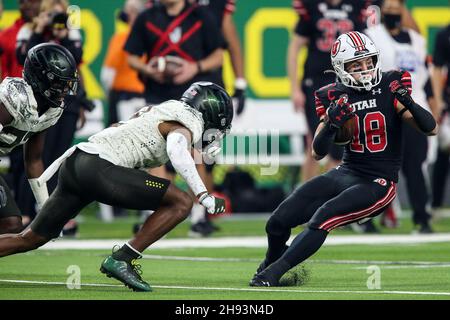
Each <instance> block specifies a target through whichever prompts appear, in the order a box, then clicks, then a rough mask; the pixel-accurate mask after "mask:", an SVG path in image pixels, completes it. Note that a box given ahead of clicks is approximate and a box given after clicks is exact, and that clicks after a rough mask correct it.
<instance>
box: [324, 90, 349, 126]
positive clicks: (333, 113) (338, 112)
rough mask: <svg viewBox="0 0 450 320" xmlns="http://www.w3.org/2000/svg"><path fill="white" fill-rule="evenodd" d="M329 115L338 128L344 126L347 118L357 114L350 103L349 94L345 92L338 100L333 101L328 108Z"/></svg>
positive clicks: (333, 124) (331, 121) (332, 123)
mask: <svg viewBox="0 0 450 320" xmlns="http://www.w3.org/2000/svg"><path fill="white" fill-rule="evenodd" d="M327 115H328V119H329V121H330V123H331V125H332V126H334V127H336V128H340V127H342V126H343V125H344V123H345V122H347V120H349V119H351V118H352V117H353V116H354V115H355V114H354V113H353V109H352V107H351V105H350V103H348V96H347V95H346V94H343V95H341V96H340V97H339V99H337V101H336V102H332V103H331V104H330V107H329V108H328V109H327Z"/></svg>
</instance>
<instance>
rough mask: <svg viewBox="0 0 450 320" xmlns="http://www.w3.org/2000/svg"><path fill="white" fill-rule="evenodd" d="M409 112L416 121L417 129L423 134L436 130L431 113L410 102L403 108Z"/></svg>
mask: <svg viewBox="0 0 450 320" xmlns="http://www.w3.org/2000/svg"><path fill="white" fill-rule="evenodd" d="M405 107H406V108H407V109H408V110H409V112H411V114H412V116H413V117H414V120H415V121H416V124H417V126H418V127H419V129H420V130H421V131H422V132H424V133H429V132H431V131H433V129H434V128H436V121H435V120H434V118H433V116H432V114H431V113H429V112H428V111H427V110H425V109H424V108H422V107H421V106H420V105H418V104H417V103H415V102H411V103H410V104H409V105H408V106H405Z"/></svg>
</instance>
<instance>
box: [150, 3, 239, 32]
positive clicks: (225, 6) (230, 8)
mask: <svg viewBox="0 0 450 320" xmlns="http://www.w3.org/2000/svg"><path fill="white" fill-rule="evenodd" d="M194 1H195V2H196V3H197V4H198V5H200V6H207V7H208V11H209V12H210V13H211V14H212V15H213V16H214V21H216V22H217V25H218V26H219V28H222V21H223V17H224V15H226V14H233V13H234V11H236V1H235V0H194ZM194 1H192V2H194ZM158 2H159V1H158V0H148V1H147V7H149V8H150V7H153V5H154V4H155V3H158Z"/></svg>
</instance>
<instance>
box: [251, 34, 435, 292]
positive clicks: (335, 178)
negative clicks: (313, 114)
mask: <svg viewBox="0 0 450 320" xmlns="http://www.w3.org/2000/svg"><path fill="white" fill-rule="evenodd" d="M378 58H379V52H378V50H377V49H376V47H375V45H374V44H373V42H372V41H371V40H370V39H369V38H368V37H367V36H365V35H363V34H361V33H359V32H356V31H353V32H349V33H346V34H343V35H341V36H340V37H339V38H338V39H337V40H336V42H335V43H334V44H333V46H332V48H331V61H332V65H333V68H334V70H335V72H336V75H337V78H338V81H337V82H335V83H332V84H330V85H327V86H325V87H323V88H321V89H319V90H318V91H316V93H315V97H316V105H317V107H316V111H317V115H318V116H319V118H320V124H319V126H318V128H317V130H316V134H315V137H314V141H313V157H314V158H315V159H316V160H320V159H322V158H323V157H325V156H326V155H327V153H328V152H329V149H330V146H331V145H333V143H334V141H335V137H336V134H337V133H338V131H339V130H341V127H342V126H343V125H344V124H345V123H346V122H347V121H349V120H350V121H354V130H353V134H352V137H351V138H350V139H349V141H348V143H347V144H346V145H345V152H344V157H343V164H342V165H341V166H338V167H336V168H335V169H332V170H330V171H328V172H327V173H325V174H323V175H321V176H318V177H316V178H314V179H312V180H310V181H308V182H307V183H305V184H304V185H302V186H301V187H300V188H298V189H297V190H295V191H294V192H293V193H292V194H291V195H290V196H289V197H288V198H287V199H286V200H285V201H284V202H283V203H281V205H280V206H279V207H278V208H277V209H276V210H275V212H274V213H273V215H272V216H271V217H270V219H269V221H268V222H267V225H266V231H267V235H268V243H269V246H268V250H267V253H266V257H265V259H264V261H263V262H262V263H261V265H260V266H259V268H258V270H257V273H256V274H255V276H254V277H253V279H252V280H251V281H250V285H251V286H276V285H279V279H280V278H281V276H282V275H283V274H284V273H286V272H287V271H288V270H289V269H291V268H293V267H295V266H296V265H297V264H299V263H301V262H302V261H304V260H306V259H307V258H309V257H310V256H311V255H313V254H314V253H315V252H316V251H317V250H318V249H319V248H320V247H321V246H322V244H323V243H324V241H325V239H326V237H327V235H328V233H329V232H330V231H331V230H333V229H335V228H336V227H339V226H343V225H347V224H349V223H352V222H356V221H364V220H367V219H370V218H372V217H374V216H376V215H378V214H379V213H380V212H381V210H383V208H384V207H385V206H386V205H388V204H389V203H390V202H391V201H392V200H393V199H394V197H395V190H396V183H397V181H398V171H399V169H400V165H401V160H402V145H401V143H402V125H403V123H404V122H406V123H408V125H412V126H413V127H415V128H416V129H418V130H419V131H420V132H422V133H423V134H426V135H435V134H436V133H437V124H436V121H435V120H434V118H433V116H432V115H431V113H429V112H428V111H426V110H425V109H423V108H422V107H421V106H419V105H418V104H417V103H415V102H414V100H413V99H412V98H411V95H410V93H411V76H410V75H409V73H408V72H402V71H389V72H383V73H382V72H381V70H380V68H379V64H378ZM304 223H308V225H307V227H306V229H305V230H304V231H303V232H302V233H300V234H299V235H298V236H297V237H295V239H294V240H293V242H292V244H291V245H290V246H289V247H288V246H287V245H286V242H287V241H288V239H289V237H290V235H291V229H292V228H294V227H296V226H298V225H300V224H304Z"/></svg>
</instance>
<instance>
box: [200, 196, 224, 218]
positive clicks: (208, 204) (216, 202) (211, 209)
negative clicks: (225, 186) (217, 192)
mask: <svg viewBox="0 0 450 320" xmlns="http://www.w3.org/2000/svg"><path fill="white" fill-rule="evenodd" d="M198 202H200V204H201V205H202V206H204V207H205V208H206V210H207V211H208V213H209V214H219V213H224V212H225V200H224V199H222V198H216V197H214V196H212V195H210V194H209V193H205V194H203V195H202V196H200V198H199V199H198Z"/></svg>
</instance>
